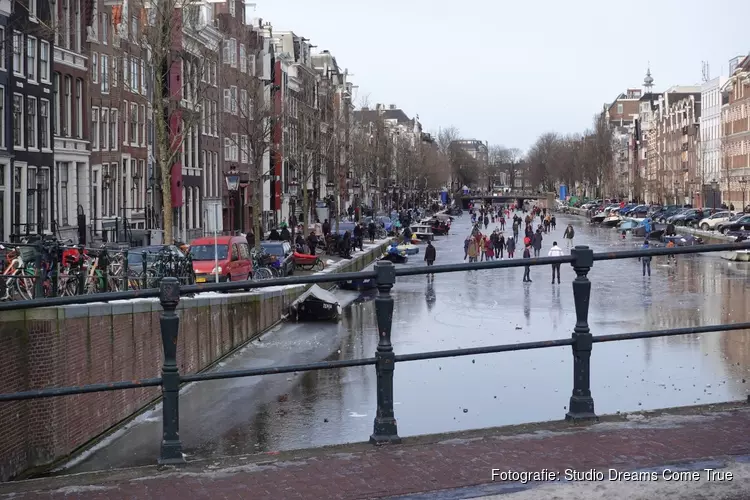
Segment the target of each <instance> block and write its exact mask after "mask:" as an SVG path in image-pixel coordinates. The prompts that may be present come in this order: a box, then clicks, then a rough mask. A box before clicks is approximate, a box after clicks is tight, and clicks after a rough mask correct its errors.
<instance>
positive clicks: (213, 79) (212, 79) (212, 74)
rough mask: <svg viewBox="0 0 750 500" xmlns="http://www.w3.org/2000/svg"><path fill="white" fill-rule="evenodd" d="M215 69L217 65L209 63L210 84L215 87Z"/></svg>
mask: <svg viewBox="0 0 750 500" xmlns="http://www.w3.org/2000/svg"><path fill="white" fill-rule="evenodd" d="M217 68H218V64H216V63H215V62H214V63H211V84H212V85H213V86H214V87H215V86H216V74H217V71H218V70H217Z"/></svg>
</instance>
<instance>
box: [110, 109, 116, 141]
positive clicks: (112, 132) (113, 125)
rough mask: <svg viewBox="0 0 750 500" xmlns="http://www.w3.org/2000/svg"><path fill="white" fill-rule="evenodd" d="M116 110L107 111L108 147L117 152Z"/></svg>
mask: <svg viewBox="0 0 750 500" xmlns="http://www.w3.org/2000/svg"><path fill="white" fill-rule="evenodd" d="M117 125H118V123H117V110H116V109H110V110H109V147H110V148H111V149H113V150H114V151H117Z"/></svg>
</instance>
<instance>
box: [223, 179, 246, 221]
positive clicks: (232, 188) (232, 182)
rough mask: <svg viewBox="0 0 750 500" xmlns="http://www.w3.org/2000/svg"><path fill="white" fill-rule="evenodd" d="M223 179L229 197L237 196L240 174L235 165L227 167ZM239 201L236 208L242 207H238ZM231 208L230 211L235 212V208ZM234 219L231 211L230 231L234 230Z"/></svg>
mask: <svg viewBox="0 0 750 500" xmlns="http://www.w3.org/2000/svg"><path fill="white" fill-rule="evenodd" d="M224 179H225V180H226V183H227V191H229V199H231V200H233V201H234V196H235V194H236V195H238V197H239V189H240V174H239V172H237V165H232V166H231V167H229V172H226V173H225V174H224ZM240 205H241V203H239V200H238V202H237V208H239V209H240V210H241V209H242V207H240ZM237 208H235V210H233V211H232V212H235V211H236V210H237ZM234 219H235V213H232V224H231V227H232V231H234Z"/></svg>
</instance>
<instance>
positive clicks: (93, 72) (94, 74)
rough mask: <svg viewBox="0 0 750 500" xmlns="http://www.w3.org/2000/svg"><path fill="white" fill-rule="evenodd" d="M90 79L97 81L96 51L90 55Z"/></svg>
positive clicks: (97, 62) (97, 64)
mask: <svg viewBox="0 0 750 500" xmlns="http://www.w3.org/2000/svg"><path fill="white" fill-rule="evenodd" d="M91 81H93V82H94V83H99V54H97V53H96V52H94V53H93V54H92V55H91Z"/></svg>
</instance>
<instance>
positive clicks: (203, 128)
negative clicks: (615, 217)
mask: <svg viewBox="0 0 750 500" xmlns="http://www.w3.org/2000/svg"><path fill="white" fill-rule="evenodd" d="M207 104H208V103H207V102H206V100H205V99H203V102H202V103H201V134H203V135H206V115H207V114H208V113H209V111H206V105H207Z"/></svg>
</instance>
